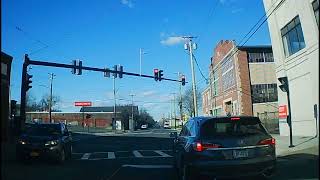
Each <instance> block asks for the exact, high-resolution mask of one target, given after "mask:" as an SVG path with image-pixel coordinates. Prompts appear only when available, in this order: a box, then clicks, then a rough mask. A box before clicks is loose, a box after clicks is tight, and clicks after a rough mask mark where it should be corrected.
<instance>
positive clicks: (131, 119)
mask: <svg viewBox="0 0 320 180" xmlns="http://www.w3.org/2000/svg"><path fill="white" fill-rule="evenodd" d="M130 96H131V122H130V123H129V126H130V124H131V128H129V129H130V130H132V128H134V127H133V124H134V122H133V96H135V95H134V94H130Z"/></svg>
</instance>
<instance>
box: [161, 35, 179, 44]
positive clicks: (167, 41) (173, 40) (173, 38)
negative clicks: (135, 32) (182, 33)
mask: <svg viewBox="0 0 320 180" xmlns="http://www.w3.org/2000/svg"><path fill="white" fill-rule="evenodd" d="M160 35H161V34H160ZM183 42H184V39H183V38H182V37H177V36H171V37H168V38H167V39H165V40H161V41H160V43H161V44H162V45H166V46H172V45H176V44H181V43H183Z"/></svg>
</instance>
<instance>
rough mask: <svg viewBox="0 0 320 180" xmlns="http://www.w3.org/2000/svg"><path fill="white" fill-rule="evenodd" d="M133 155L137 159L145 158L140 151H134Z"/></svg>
mask: <svg viewBox="0 0 320 180" xmlns="http://www.w3.org/2000/svg"><path fill="white" fill-rule="evenodd" d="M132 153H133V155H134V156H135V157H137V158H141V157H143V156H142V154H141V153H140V152H139V151H136V150H135V151H132Z"/></svg>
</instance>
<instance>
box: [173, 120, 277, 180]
mask: <svg viewBox="0 0 320 180" xmlns="http://www.w3.org/2000/svg"><path fill="white" fill-rule="evenodd" d="M174 152H175V167H176V168H177V170H178V173H179V177H180V178H181V179H197V176H198V175H201V174H203V175H206V176H210V177H214V178H220V177H227V178H230V177H241V176H254V177H258V176H259V177H260V178H267V177H270V176H272V175H273V174H274V171H275V166H276V153H275V139H274V138H273V137H272V136H271V135H270V134H269V133H268V132H267V131H266V129H265V128H264V127H263V125H262V124H261V121H260V120H259V118H257V117H248V116H242V117H241V116H240V117H239V116H238V117H195V118H192V119H190V120H189V121H188V122H187V123H186V124H185V125H184V127H183V128H182V130H181V132H180V134H179V135H178V136H176V137H175V140H174Z"/></svg>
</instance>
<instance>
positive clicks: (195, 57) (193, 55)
mask: <svg viewBox="0 0 320 180" xmlns="http://www.w3.org/2000/svg"><path fill="white" fill-rule="evenodd" d="M192 57H193V59H194V61H195V62H196V65H197V67H198V70H199V72H200V74H201V76H202V77H203V79H205V80H206V81H208V79H207V78H206V77H205V76H204V75H203V73H202V71H201V69H200V66H199V64H198V61H197V59H196V57H195V55H194V54H192Z"/></svg>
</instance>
